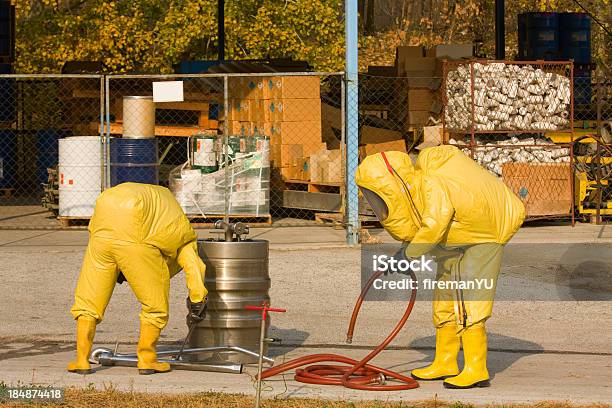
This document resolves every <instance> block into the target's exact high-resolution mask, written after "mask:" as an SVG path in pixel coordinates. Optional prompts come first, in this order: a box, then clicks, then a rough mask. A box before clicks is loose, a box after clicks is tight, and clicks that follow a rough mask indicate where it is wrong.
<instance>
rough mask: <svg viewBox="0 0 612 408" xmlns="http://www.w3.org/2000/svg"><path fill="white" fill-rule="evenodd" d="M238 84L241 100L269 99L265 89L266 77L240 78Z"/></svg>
mask: <svg viewBox="0 0 612 408" xmlns="http://www.w3.org/2000/svg"><path fill="white" fill-rule="evenodd" d="M240 79H242V81H241V83H240V91H239V93H240V95H241V98H242V99H248V100H252V99H269V93H268V91H267V89H266V83H267V81H268V80H269V78H268V77H259V76H258V77H242V78H240Z"/></svg>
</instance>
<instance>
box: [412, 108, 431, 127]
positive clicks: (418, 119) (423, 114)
mask: <svg viewBox="0 0 612 408" xmlns="http://www.w3.org/2000/svg"><path fill="white" fill-rule="evenodd" d="M430 116H431V113H430V112H429V110H422V111H417V110H415V111H413V110H410V111H408V123H407V124H408V125H417V126H424V125H427V124H428V123H429V117H430Z"/></svg>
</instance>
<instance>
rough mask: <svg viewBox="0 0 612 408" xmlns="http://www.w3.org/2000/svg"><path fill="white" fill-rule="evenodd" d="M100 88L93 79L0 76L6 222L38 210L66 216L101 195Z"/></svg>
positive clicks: (1, 189) (0, 169) (0, 172)
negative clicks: (84, 200)
mask: <svg viewBox="0 0 612 408" xmlns="http://www.w3.org/2000/svg"><path fill="white" fill-rule="evenodd" d="M103 85H104V82H103V77H101V76H96V75H78V76H77V75H74V76H71V75H0V194H1V197H2V198H0V200H1V201H0V204H1V205H2V206H3V208H4V209H6V210H7V211H3V213H4V214H6V215H7V216H8V217H9V218H10V216H11V214H12V212H11V211H13V212H17V213H18V212H19V210H18V207H27V208H31V209H34V208H40V205H41V204H42V205H44V206H45V207H47V208H48V209H49V210H51V211H52V212H53V213H54V214H58V213H64V214H68V215H69V214H71V213H72V212H73V211H75V208H76V207H78V206H79V205H80V200H81V199H80V197H79V196H90V197H91V198H93V199H94V200H95V197H97V195H98V194H99V193H100V191H101V189H102V188H103V186H104V184H103V180H102V178H101V174H102V168H101V163H102V162H101V159H100V157H101V153H102V150H101V148H102V138H101V129H100V123H101V120H102V114H103V108H104V105H103V98H102V96H103V92H102V91H103ZM62 159H63V163H61V162H62ZM60 196H62V198H63V199H62V200H61V201H60ZM30 206H31V207H30ZM9 207H11V208H12V210H8V208H9ZM79 211H84V212H87V211H88V209H86V208H81V209H80V210H79ZM39 212H40V211H39Z"/></svg>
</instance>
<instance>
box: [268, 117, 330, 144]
mask: <svg viewBox="0 0 612 408" xmlns="http://www.w3.org/2000/svg"><path fill="white" fill-rule="evenodd" d="M264 130H265V131H266V133H264V134H266V135H268V136H270V143H272V144H303V145H310V144H320V143H321V121H320V120H318V121H304V122H269V123H268V124H267V125H266V126H265V127H264Z"/></svg>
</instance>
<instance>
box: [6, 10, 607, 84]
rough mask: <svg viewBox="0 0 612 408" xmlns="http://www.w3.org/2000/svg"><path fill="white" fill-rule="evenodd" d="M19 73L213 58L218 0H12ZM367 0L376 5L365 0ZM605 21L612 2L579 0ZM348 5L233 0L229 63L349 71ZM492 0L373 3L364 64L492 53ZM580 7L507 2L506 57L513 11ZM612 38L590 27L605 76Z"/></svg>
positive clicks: (136, 68) (512, 44)
mask: <svg viewBox="0 0 612 408" xmlns="http://www.w3.org/2000/svg"><path fill="white" fill-rule="evenodd" d="M14 1H15V3H16V7H17V16H18V22H17V64H16V68H17V69H18V70H19V71H20V72H58V71H59V69H60V68H61V66H62V65H63V63H64V62H65V61H70V60H94V61H102V62H104V63H105V65H106V66H107V67H108V69H109V71H111V72H172V66H173V65H174V64H176V63H178V62H179V61H181V60H184V59H216V57H217V51H216V49H217V48H216V43H217V17H216V12H217V0H111V1H108V0H14ZM368 1H369V2H371V1H373V0H368ZM581 3H582V4H583V5H584V6H585V7H586V8H587V9H589V10H590V11H592V12H593V13H594V14H595V15H596V16H597V17H598V18H599V20H601V21H604V22H606V21H609V16H610V9H611V8H610V5H609V0H581ZM343 4H344V1H343V0H241V1H235V0H227V1H226V58H228V59H258V58H268V57H272V58H275V57H292V58H294V59H299V60H306V61H308V62H310V63H311V64H312V65H313V66H314V68H315V69H317V70H327V71H335V70H342V69H343V67H344V21H343ZM493 4H494V1H493V0H400V1H397V0H375V2H374V6H375V13H377V14H378V15H379V16H382V17H384V20H385V21H386V23H385V24H384V25H381V26H379V27H376V29H375V30H374V32H370V33H369V34H368V35H364V36H362V37H361V38H360V44H361V50H360V51H361V52H360V65H361V67H362V68H365V67H367V65H384V64H393V59H394V57H395V47H396V46H398V45H416V44H420V45H425V46H432V45H436V44H441V43H476V44H478V45H479V47H478V48H479V52H480V53H481V55H484V56H488V57H492V56H493V50H494V25H493V21H494V18H493ZM527 11H581V10H580V9H579V7H578V6H577V5H576V4H575V3H574V2H573V0H506V32H507V40H506V46H507V47H506V48H507V50H506V54H507V58H513V57H514V55H516V52H517V38H516V37H517V35H516V15H517V14H518V13H521V12H527ZM609 49H610V38H609V37H608V36H607V35H606V34H605V33H604V32H603V30H602V29H601V28H599V27H598V26H597V25H596V24H593V54H594V57H595V62H597V63H598V64H599V65H600V66H601V67H604V68H607V69H608V71H609V69H610V67H611V66H612V64H611V62H610V51H609Z"/></svg>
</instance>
